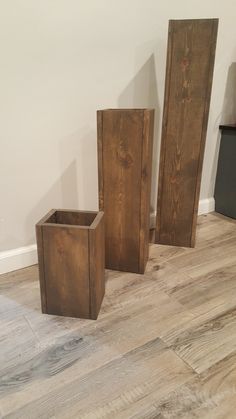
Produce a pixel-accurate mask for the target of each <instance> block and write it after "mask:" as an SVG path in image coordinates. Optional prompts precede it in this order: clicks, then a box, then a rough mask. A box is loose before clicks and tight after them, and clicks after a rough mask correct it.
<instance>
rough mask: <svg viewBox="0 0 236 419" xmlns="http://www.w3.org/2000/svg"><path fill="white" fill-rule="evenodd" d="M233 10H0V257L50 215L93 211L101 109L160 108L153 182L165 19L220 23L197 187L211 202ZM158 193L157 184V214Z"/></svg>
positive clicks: (27, 6)
mask: <svg viewBox="0 0 236 419" xmlns="http://www.w3.org/2000/svg"><path fill="white" fill-rule="evenodd" d="M235 9H236V6H235V2H234V1H233V0H226V1H223V2H222V0H221V1H220V0H208V1H206V0H198V1H194V0H179V1H169V2H168V1H162V2H160V1H157V0H119V1H117V0H99V1H98V0H69V1H68V0H40V1H36V0H35V1H33V0H7V1H3V0H2V1H0V52H1V54H0V145H1V148H0V252H1V251H6V250H9V249H15V248H19V247H21V246H28V245H30V244H33V243H34V242H35V236H34V225H35V223H36V222H37V221H38V219H39V218H40V217H41V216H42V215H44V213H45V212H46V211H48V210H49V209H51V208H54V207H65V208H66V207H67V208H80V209H96V208H97V156H96V110H97V109H102V108H106V107H120V106H122V107H145V106H154V107H155V108H156V134H157V135H156V141H155V147H154V156H155V161H154V172H153V173H154V175H153V179H154V180H155V181H156V178H157V174H156V173H157V156H158V149H159V142H160V140H159V138H160V122H161V115H162V104H163V93H164V76H165V60H166V41H167V27H168V19H170V18H172V19H178V18H203V17H219V18H220V26H219V33H218V45H217V55H216V65H215V73H214V82H213V92H212V101H211V110H210V118H209V129H208V135H207V144H206V154H205V161H204V169H203V181H202V188H201V198H202V199H206V198H208V197H212V196H213V188H214V179H215V170H216V161H217V152H218V144H219V131H218V125H219V123H220V122H221V119H222V113H223V114H224V120H225V122H230V120H231V119H232V122H233V121H234V118H233V116H234V115H235V102H234V101H233V95H235V91H236V90H235V87H236V68H235V66H236V44H235V39H236V25H235ZM228 71H229V76H230V78H229V81H228V82H227V75H228ZM227 83H228V84H227ZM226 85H227V86H228V87H227V88H226ZM233 89H234V90H233ZM225 91H226V93H227V94H226V97H225ZM226 105H227V112H226V111H225V109H226ZM158 125H159V129H158ZM155 192H156V182H153V190H152V207H153V208H154V207H155V203H156V193H155Z"/></svg>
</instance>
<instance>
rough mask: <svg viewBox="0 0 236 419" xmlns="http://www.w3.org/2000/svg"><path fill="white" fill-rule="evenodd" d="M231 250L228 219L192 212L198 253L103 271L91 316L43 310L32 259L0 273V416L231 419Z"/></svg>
mask: <svg viewBox="0 0 236 419" xmlns="http://www.w3.org/2000/svg"><path fill="white" fill-rule="evenodd" d="M61 225H63V224H61ZM98 225H100V222H99V223H98ZM69 226H70V228H72V226H71V225H69ZM92 226H94V228H95V229H96V219H95V220H94V224H93V223H92V225H91V227H92ZM101 228H102V225H101ZM98 241H99V239H98ZM235 248H236V221H235V220H230V219H228V218H226V217H222V216H220V215H218V214H208V215H207V216H201V217H199V218H198V231H197V241H196V248H194V249H192V248H189V249H186V248H180V247H179V248H176V247H171V246H160V245H156V244H152V245H151V249H150V259H149V261H148V264H147V268H146V271H145V274H144V275H139V274H135V273H124V272H118V271H108V270H107V271H106V295H105V297H104V300H103V304H102V306H101V310H100V315H99V317H98V320H97V321H96V322H91V321H90V320H87V319H78V318H71V317H61V316H53V315H51V316H47V315H45V314H42V313H41V310H40V290H39V282H38V269H37V266H32V267H30V268H25V269H22V270H21V271H16V272H12V273H8V274H5V275H2V276H1V278H0V291H1V294H0V412H1V414H2V417H3V418H4V419H5V418H9V419H13V418H30V419H34V418H38V417H40V418H45V419H50V418H63V419H64V418H70V419H71V418H72V419H73V418H76V419H77V418H86V419H88V418H98V419H99V418H105V419H110V418H111V417H115V418H118V419H119V418H122V419H123V418H133V419H134V418H135V419H140V418H145V419H146V418H158V419H169V418H171V419H176V418H184V419H194V418H199V419H200V418H205V419H209V418H210V419H211V418H212V419H213V418H214V419H215V418H217V419H218V418H219V419H221V418H227V419H228V418H234V415H235V382H236V367H235V365H236V332H235V330H236V327H235V323H236V315H235V313H236V287H235V280H234V279H235V278H236V253H235ZM220 255H222V256H221V257H220ZM219 260H220V263H221V266H219ZM98 291H99V290H98Z"/></svg>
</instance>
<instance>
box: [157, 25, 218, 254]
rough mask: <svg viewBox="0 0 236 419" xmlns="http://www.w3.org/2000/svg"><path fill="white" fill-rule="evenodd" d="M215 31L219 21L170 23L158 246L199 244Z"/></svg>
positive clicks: (158, 208)
mask: <svg viewBox="0 0 236 419" xmlns="http://www.w3.org/2000/svg"><path fill="white" fill-rule="evenodd" d="M217 27H218V20H217V19H196V20H171V21H170V24H169V37H168V51H167V68H166V84H165V101H164V113H163V123H162V142H161V157H160V169H159V186H158V200H157V226H156V242H157V243H161V244H167V245H176V246H190V247H193V246H194V244H195V235H196V221H197V213H198V203H199V191H200V183H201V173H202V164H203V155H204V147H205V140H206V131H207V121H208V113H209V106H210V97H211V86H212V77H213V68H214V58H215V48H216V38H217Z"/></svg>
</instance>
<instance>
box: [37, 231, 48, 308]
mask: <svg viewBox="0 0 236 419" xmlns="http://www.w3.org/2000/svg"><path fill="white" fill-rule="evenodd" d="M36 239H37V251H38V267H39V283H40V296H41V307H42V313H47V296H46V284H45V273H44V248H43V228H42V226H41V225H40V224H36Z"/></svg>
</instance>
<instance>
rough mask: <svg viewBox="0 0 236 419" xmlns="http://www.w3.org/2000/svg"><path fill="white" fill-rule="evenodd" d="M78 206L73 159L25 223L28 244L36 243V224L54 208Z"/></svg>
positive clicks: (74, 207)
mask: <svg viewBox="0 0 236 419" xmlns="http://www.w3.org/2000/svg"><path fill="white" fill-rule="evenodd" d="M58 207H59V208H72V209H76V208H78V192H77V169H76V161H75V160H73V161H72V162H71V163H70V164H69V165H68V167H67V168H66V169H65V170H64V171H63V173H62V174H61V176H60V177H59V178H58V180H57V181H56V182H54V183H53V185H51V186H50V188H49V189H48V191H47V192H46V193H45V194H44V196H43V197H41V199H40V200H39V201H38V202H37V204H36V205H35V207H34V208H33V209H32V210H31V212H30V213H29V215H28V217H27V221H26V224H25V230H26V236H27V237H29V240H28V243H27V244H26V245H28V244H32V243H35V231H34V228H32V227H34V226H35V224H36V223H37V222H38V221H39V220H40V219H41V218H42V217H43V216H44V215H45V214H46V213H47V212H48V211H50V210H51V209H52V208H58Z"/></svg>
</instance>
